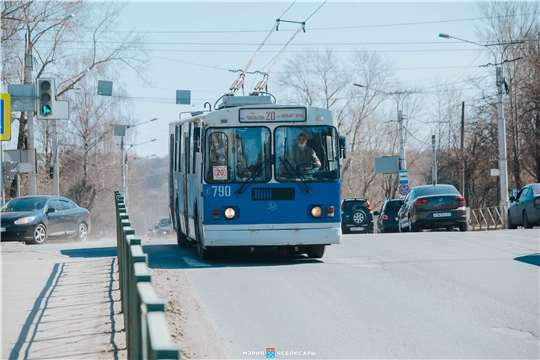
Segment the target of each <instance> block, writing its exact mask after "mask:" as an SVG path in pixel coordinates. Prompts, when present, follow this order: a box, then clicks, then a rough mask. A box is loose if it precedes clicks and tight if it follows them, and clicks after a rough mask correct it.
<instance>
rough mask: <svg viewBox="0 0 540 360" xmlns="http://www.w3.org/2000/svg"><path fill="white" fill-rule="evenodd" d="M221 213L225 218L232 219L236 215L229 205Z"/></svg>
mask: <svg viewBox="0 0 540 360" xmlns="http://www.w3.org/2000/svg"><path fill="white" fill-rule="evenodd" d="M223 214H224V215H225V217H226V218H227V219H229V220H230V219H232V218H234V217H235V216H236V211H235V210H234V209H233V208H232V207H229V208H226V209H225V211H224V212H223Z"/></svg>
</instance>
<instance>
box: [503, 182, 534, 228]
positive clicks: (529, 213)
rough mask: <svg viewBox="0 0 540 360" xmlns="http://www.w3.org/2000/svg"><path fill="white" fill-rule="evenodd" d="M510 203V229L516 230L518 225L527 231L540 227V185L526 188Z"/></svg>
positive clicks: (512, 198) (531, 185) (530, 185)
mask: <svg viewBox="0 0 540 360" xmlns="http://www.w3.org/2000/svg"><path fill="white" fill-rule="evenodd" d="M510 202H511V204H510V206H509V207H508V228H509V229H515V228H517V227H518V225H521V226H523V227H524V228H525V229H530V228H532V227H533V226H539V225H540V183H537V184H529V185H526V186H524V187H523V189H521V190H520V191H519V193H518V194H517V196H516V197H515V198H514V197H513V196H512V197H511V198H510Z"/></svg>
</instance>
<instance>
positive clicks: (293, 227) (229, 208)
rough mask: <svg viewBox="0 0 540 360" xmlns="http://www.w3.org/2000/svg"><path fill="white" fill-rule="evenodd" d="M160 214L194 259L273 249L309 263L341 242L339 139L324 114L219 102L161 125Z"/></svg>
mask: <svg viewBox="0 0 540 360" xmlns="http://www.w3.org/2000/svg"><path fill="white" fill-rule="evenodd" d="M169 141H170V143H169V155H170V163H169V167H170V169H169V207H170V214H171V220H172V224H173V226H174V229H175V230H176V233H177V240H178V245H179V246H180V247H189V246H191V245H193V244H195V245H196V246H197V254H198V256H199V257H200V258H201V259H206V258H209V257H210V256H212V255H213V254H214V253H215V252H217V251H219V250H223V249H227V248H229V249H230V248H234V247H249V248H251V249H255V248H257V247H276V248H277V249H278V250H287V251H289V252H293V253H306V254H307V255H308V256H309V257H311V258H320V257H322V256H323V254H324V251H325V247H326V246H327V245H331V244H339V243H340V242H341V227H340V226H341V213H340V202H341V195H340V192H341V162H340V161H341V159H342V158H343V157H344V156H345V154H344V152H345V148H344V146H345V138H344V137H340V136H339V134H338V130H337V123H336V119H334V115H333V113H332V112H331V111H330V110H327V109H323V108H318V107H311V106H284V105H276V104H275V101H274V100H273V97H271V96H268V95H267V94H266V95H264V94H262V95H261V94H258V95H256V96H224V97H223V98H222V101H221V103H220V104H219V105H218V106H217V107H216V108H215V109H214V110H213V111H204V112H199V113H198V114H197V113H193V114H192V115H191V117H189V118H184V119H180V120H178V121H176V122H173V123H171V124H170V125H169Z"/></svg>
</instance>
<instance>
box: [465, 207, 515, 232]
mask: <svg viewBox="0 0 540 360" xmlns="http://www.w3.org/2000/svg"><path fill="white" fill-rule="evenodd" d="M503 215H506V213H505V214H502V213H501V208H500V207H497V206H494V207H488V208H482V209H474V210H470V214H469V228H470V229H472V230H496V229H504V228H505V227H506V219H505V216H503Z"/></svg>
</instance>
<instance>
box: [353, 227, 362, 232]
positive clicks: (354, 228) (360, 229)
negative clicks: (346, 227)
mask: <svg viewBox="0 0 540 360" xmlns="http://www.w3.org/2000/svg"><path fill="white" fill-rule="evenodd" d="M364 229H365V228H363V227H352V228H351V231H364Z"/></svg>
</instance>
